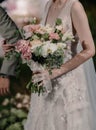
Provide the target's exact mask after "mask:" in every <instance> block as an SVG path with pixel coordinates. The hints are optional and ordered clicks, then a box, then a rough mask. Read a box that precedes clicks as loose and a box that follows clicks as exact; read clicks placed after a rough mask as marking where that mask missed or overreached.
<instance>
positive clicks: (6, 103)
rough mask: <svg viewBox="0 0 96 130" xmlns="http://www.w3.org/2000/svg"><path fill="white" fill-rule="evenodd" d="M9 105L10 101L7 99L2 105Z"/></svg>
mask: <svg viewBox="0 0 96 130" xmlns="http://www.w3.org/2000/svg"><path fill="white" fill-rule="evenodd" d="M8 103H9V99H7V98H6V99H5V100H4V101H3V103H2V105H3V106H6V105H8Z"/></svg>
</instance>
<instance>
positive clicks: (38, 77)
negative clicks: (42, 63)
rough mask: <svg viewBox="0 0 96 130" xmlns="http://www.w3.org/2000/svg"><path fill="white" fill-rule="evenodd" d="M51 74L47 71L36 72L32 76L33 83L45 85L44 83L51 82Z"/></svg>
mask: <svg viewBox="0 0 96 130" xmlns="http://www.w3.org/2000/svg"><path fill="white" fill-rule="evenodd" d="M49 79H50V76H49V72H48V71H47V70H43V71H34V72H33V76H32V81H33V83H34V84H36V83H38V85H39V86H43V85H44V81H46V80H49Z"/></svg>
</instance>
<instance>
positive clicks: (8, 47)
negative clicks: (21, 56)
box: [2, 40, 15, 54]
mask: <svg viewBox="0 0 96 130" xmlns="http://www.w3.org/2000/svg"><path fill="white" fill-rule="evenodd" d="M14 47H15V44H7V43H6V41H5V40H4V41H3V44H2V48H3V51H4V52H5V54H6V53H8V52H9V51H11V50H13V49H14Z"/></svg>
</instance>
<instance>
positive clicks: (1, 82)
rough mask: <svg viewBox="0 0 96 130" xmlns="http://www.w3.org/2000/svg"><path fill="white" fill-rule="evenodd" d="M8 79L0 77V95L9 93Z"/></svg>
mask: <svg viewBox="0 0 96 130" xmlns="http://www.w3.org/2000/svg"><path fill="white" fill-rule="evenodd" d="M9 86H10V79H9V78H3V77H0V95H4V94H7V93H9Z"/></svg>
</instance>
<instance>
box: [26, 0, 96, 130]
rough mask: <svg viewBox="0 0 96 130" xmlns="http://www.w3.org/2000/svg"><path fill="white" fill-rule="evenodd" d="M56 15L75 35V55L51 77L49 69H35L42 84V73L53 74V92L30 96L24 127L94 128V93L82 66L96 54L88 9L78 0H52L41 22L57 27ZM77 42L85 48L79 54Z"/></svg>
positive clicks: (46, 129) (54, 129) (47, 129)
mask: <svg viewBox="0 0 96 130" xmlns="http://www.w3.org/2000/svg"><path fill="white" fill-rule="evenodd" d="M56 18H61V19H62V21H63V25H64V27H65V28H66V29H67V30H68V31H69V32H70V33H72V34H73V35H74V36H75V39H76V43H72V44H71V51H72V55H71V57H72V58H71V59H69V58H68V59H67V62H66V63H64V64H63V65H62V67H61V68H60V69H53V70H52V75H51V76H49V75H48V72H47V70H46V71H42V72H34V79H33V81H34V82H35V79H38V80H36V81H37V82H39V81H40V77H41V82H42V83H43V80H42V75H46V76H47V77H48V76H49V77H50V79H51V81H52V91H51V92H50V93H49V94H48V95H47V96H44V95H41V96H40V97H38V95H36V94H32V95H31V106H30V112H29V114H28V119H27V122H26V124H25V126H24V127H25V130H95V125H94V124H95V123H94V119H93V117H92V112H93V109H92V105H91V100H90V95H91V94H90V93H89V91H88V85H87V82H88V81H87V80H86V77H85V74H84V68H83V65H82V64H83V63H84V62H85V61H87V60H88V59H90V58H91V57H92V56H94V54H95V47H94V42H93V38H92V35H91V32H90V29H89V25H88V20H87V17H86V14H85V11H84V9H83V7H82V5H81V3H80V2H79V1H78V0H53V1H52V0H50V1H48V2H47V4H46V6H45V10H44V14H43V19H42V22H41V23H42V24H44V25H46V24H51V25H52V26H54V23H55V20H56ZM78 43H79V44H80V43H81V46H82V48H83V49H82V50H81V51H80V52H79V53H77V45H78ZM38 77H39V78H38ZM90 78H91V77H90ZM90 87H92V86H91V85H90Z"/></svg>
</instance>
